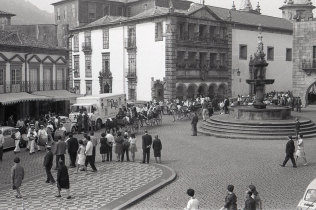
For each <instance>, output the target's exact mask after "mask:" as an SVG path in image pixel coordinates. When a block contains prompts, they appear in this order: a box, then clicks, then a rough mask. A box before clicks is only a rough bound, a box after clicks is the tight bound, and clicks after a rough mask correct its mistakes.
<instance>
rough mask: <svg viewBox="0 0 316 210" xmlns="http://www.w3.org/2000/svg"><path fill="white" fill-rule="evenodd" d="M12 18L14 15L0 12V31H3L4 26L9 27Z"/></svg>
mask: <svg viewBox="0 0 316 210" xmlns="http://www.w3.org/2000/svg"><path fill="white" fill-rule="evenodd" d="M13 16H15V14H11V13H8V12H4V11H0V30H3V29H4V27H5V26H9V25H11V18H12V17H13Z"/></svg>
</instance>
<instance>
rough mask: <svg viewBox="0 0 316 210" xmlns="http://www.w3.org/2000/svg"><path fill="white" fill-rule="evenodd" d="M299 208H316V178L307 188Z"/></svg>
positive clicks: (301, 209) (300, 209)
mask: <svg viewBox="0 0 316 210" xmlns="http://www.w3.org/2000/svg"><path fill="white" fill-rule="evenodd" d="M296 209H297V210H307V209H308V210H316V179H314V180H313V181H312V182H311V183H310V184H309V185H308V187H307V188H306V191H305V193H304V196H303V198H302V199H301V200H300V202H299V203H298V205H297V208H296Z"/></svg>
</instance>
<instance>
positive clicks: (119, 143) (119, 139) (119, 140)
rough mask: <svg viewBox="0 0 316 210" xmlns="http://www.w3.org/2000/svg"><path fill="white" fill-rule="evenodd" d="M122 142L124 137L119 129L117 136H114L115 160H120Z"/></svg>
mask: <svg viewBox="0 0 316 210" xmlns="http://www.w3.org/2000/svg"><path fill="white" fill-rule="evenodd" d="M123 142H124V139H123V137H122V133H121V132H120V131H119V132H117V137H116V138H115V153H116V157H117V160H116V161H117V162H120V161H121V155H122V152H123Z"/></svg>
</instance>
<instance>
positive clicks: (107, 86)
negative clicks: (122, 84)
mask: <svg viewBox="0 0 316 210" xmlns="http://www.w3.org/2000/svg"><path fill="white" fill-rule="evenodd" d="M103 93H110V85H109V83H105V85H104V89H103Z"/></svg>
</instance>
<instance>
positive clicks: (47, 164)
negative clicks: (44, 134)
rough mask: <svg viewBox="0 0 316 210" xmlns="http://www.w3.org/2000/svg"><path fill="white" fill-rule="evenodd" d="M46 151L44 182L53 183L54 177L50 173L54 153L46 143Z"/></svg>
mask: <svg viewBox="0 0 316 210" xmlns="http://www.w3.org/2000/svg"><path fill="white" fill-rule="evenodd" d="M46 150H47V153H46V155H45V157H44V164H43V165H44V167H45V171H46V175H47V179H46V183H51V184H54V183H55V179H54V177H53V175H52V172H51V169H52V167H53V160H54V155H53V153H52V151H51V146H49V145H47V147H46Z"/></svg>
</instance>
